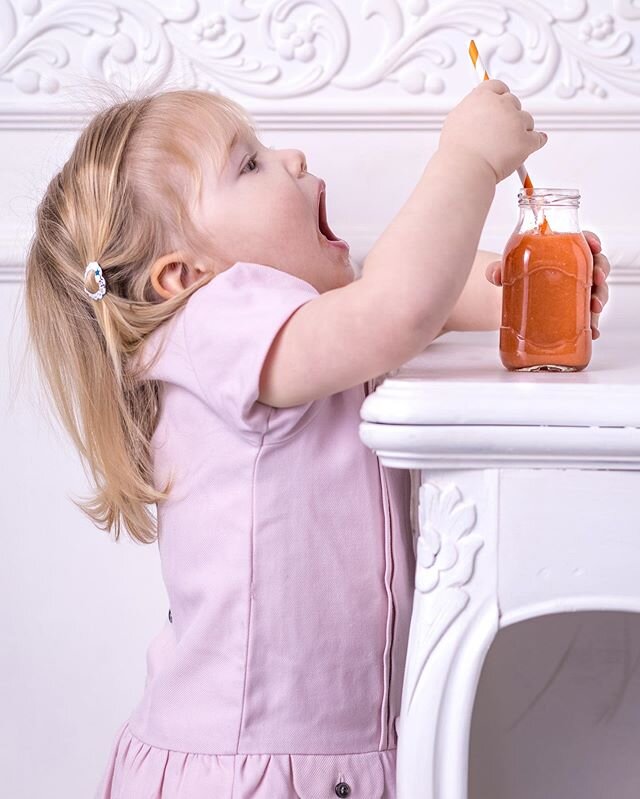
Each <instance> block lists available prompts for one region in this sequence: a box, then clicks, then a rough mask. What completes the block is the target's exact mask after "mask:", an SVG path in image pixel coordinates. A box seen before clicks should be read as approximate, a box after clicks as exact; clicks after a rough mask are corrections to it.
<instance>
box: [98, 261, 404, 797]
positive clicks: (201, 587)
mask: <svg viewBox="0 0 640 799" xmlns="http://www.w3.org/2000/svg"><path fill="white" fill-rule="evenodd" d="M317 296H318V292H317V290H316V289H315V288H314V287H313V286H312V285H310V284H309V283H307V282H306V281H304V280H302V279H300V278H298V277H295V276H293V275H290V274H288V273H287V272H283V271H281V270H278V269H275V268H274V267H271V266H265V265H262V264H256V263H247V262H238V263H236V264H234V265H233V266H232V267H231V268H230V269H228V270H227V271H225V272H223V273H221V274H220V275H218V276H217V277H216V278H214V279H213V280H212V281H211V282H210V283H208V284H207V285H206V286H203V287H202V288H201V289H199V290H198V291H197V292H196V293H195V294H194V295H193V296H192V297H191V298H190V299H189V301H188V302H187V304H186V305H185V306H184V307H183V308H182V309H181V310H180V311H179V312H178V313H177V314H176V315H175V316H174V317H173V318H172V319H171V320H169V321H168V322H167V323H165V324H164V325H162V326H161V327H160V328H158V329H157V330H156V331H154V333H153V334H152V335H151V336H150V337H149V341H148V344H147V345H146V348H145V353H144V357H145V362H146V363H148V360H146V359H147V353H148V354H149V355H151V354H152V352H155V351H156V349H157V347H158V346H159V345H162V347H161V349H162V353H161V355H160V357H159V360H158V361H157V363H156V365H155V366H154V367H153V368H152V369H151V370H150V371H149V373H148V374H149V376H150V377H153V378H154V379H156V380H160V381H162V382H161V384H160V385H161V391H162V394H161V404H160V407H161V411H160V416H159V421H158V426H157V429H156V431H155V433H154V436H153V440H152V453H153V460H154V464H153V465H154V482H155V484H156V485H157V486H158V487H160V486H161V485H162V484H163V483H164V480H165V478H166V477H167V475H168V474H169V473H170V472H171V471H172V470H173V472H174V474H175V484H174V487H173V493H172V495H171V498H170V499H169V500H168V501H167V502H165V503H161V504H160V506H159V508H158V530H159V535H158V546H159V552H160V558H161V564H162V575H163V579H164V583H165V586H166V590H167V595H168V600H169V607H170V613H169V614H168V618H167V620H166V622H165V624H164V627H163V629H162V630H161V632H160V633H159V634H158V635H157V636H156V637H155V638H154V639H153V640H152V641H151V643H150V645H149V648H148V654H147V678H146V683H145V686H144V691H143V695H142V697H141V700H140V702H139V704H138V705H137V706H136V707H135V709H134V710H133V712H132V714H131V715H130V717H129V718H128V719H127V721H126V722H125V723H124V724H123V725H122V726H121V727H120V728H119V729H118V731H117V734H116V738H115V742H114V744H113V747H112V751H111V754H110V757H109V761H108V764H107V768H106V770H105V773H104V775H103V778H102V781H101V785H100V787H99V788H98V791H97V793H96V795H95V796H96V799H161V798H162V799H289V798H290V797H291V799H296V797H299V799H335V797H336V796H338V797H350V799H393V797H395V755H396V743H397V735H396V725H395V722H396V718H397V716H398V715H399V712H400V700H401V690H402V681H403V674H404V663H405V654H406V648H407V640H408V631H409V620H410V613H411V604H412V600H413V574H414V563H415V560H414V548H413V541H412V535H411V522H410V518H409V515H410V491H411V481H410V473H409V472H408V471H405V470H396V469H389V470H387V469H386V468H385V467H382V466H381V465H380V463H379V461H378V458H377V457H376V455H375V454H374V453H372V452H371V451H370V450H369V449H368V448H367V447H366V446H365V445H364V444H363V443H362V442H361V440H360V438H359V436H358V426H359V423H360V413H359V412H360V407H361V405H362V403H363V401H364V398H365V396H366V393H367V389H368V388H370V387H371V385H367V384H358V385H356V386H355V387H353V388H351V389H348V390H346V391H342V392H340V393H338V394H334V395H332V396H330V397H326V398H323V399H321V400H315V401H312V402H309V403H306V404H304V405H299V406H296V407H293V408H273V407H271V406H269V405H265V404H263V403H261V402H259V401H258V400H257V397H258V380H259V375H260V370H261V367H262V363H263V361H264V358H265V356H266V354H267V352H268V350H269V347H270V345H271V343H272V341H273V339H274V338H275V336H276V333H277V332H278V330H279V329H280V327H281V326H282V325H283V324H284V322H285V321H286V320H287V319H288V318H289V317H290V316H291V314H292V313H293V312H294V311H295V310H296V309H297V308H299V307H300V306H301V305H303V304H304V303H305V302H308V301H310V300H313V299H314V298H315V297H317ZM373 382H374V381H369V383H371V384H373ZM169 615H170V618H169Z"/></svg>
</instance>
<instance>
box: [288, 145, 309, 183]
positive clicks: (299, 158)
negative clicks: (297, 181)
mask: <svg viewBox="0 0 640 799" xmlns="http://www.w3.org/2000/svg"><path fill="white" fill-rule="evenodd" d="M286 159H287V164H288V166H289V168H290V170H291V173H292V174H293V175H295V176H296V177H297V176H298V175H303V174H304V173H305V172H306V171H307V157H306V155H305V154H304V153H303V152H302V150H295V149H290V150H287V151H286Z"/></svg>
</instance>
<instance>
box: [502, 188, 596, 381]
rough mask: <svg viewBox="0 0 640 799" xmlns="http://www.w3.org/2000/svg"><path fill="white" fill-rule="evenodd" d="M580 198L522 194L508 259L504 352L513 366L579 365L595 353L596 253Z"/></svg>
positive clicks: (563, 193)
mask: <svg viewBox="0 0 640 799" xmlns="http://www.w3.org/2000/svg"><path fill="white" fill-rule="evenodd" d="M579 197H580V195H579V193H578V192H577V191H575V190H571V189H533V190H526V189H523V190H522V191H521V192H520V194H519V195H518V200H519V207H520V218H519V220H518V224H517V225H516V229H515V230H514V232H513V234H512V236H511V238H510V239H509V241H508V242H507V246H506V247H505V251H504V254H503V259H502V285H503V294H502V325H501V328H500V358H501V360H502V363H503V365H504V366H505V367H506V368H507V369H509V370H517V371H529V372H532V371H539V370H543V369H544V370H549V371H558V372H574V371H579V370H581V369H584V368H585V367H586V366H587V365H588V363H589V361H590V360H591V339H592V335H591V308H590V305H591V285H592V281H593V256H592V254H591V250H590V248H589V244H588V243H587V240H586V238H585V237H584V235H583V234H582V231H581V230H580V226H579V223H578V204H579ZM543 220H546V223H547V224H546V225H543Z"/></svg>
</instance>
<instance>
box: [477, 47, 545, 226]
mask: <svg viewBox="0 0 640 799" xmlns="http://www.w3.org/2000/svg"><path fill="white" fill-rule="evenodd" d="M469 56H470V57H471V63H472V64H473V68H474V69H475V71H476V75H477V76H478V79H479V80H481V81H483V80H489V73H488V72H487V70H486V69H485V68H484V64H483V63H482V59H481V58H480V53H479V52H478V48H477V47H476V43H475V42H474V40H473V39H471V42H470V43H469ZM518 175H520V179H521V180H522V185H523V186H524V188H525V189H526V190H527V193H529V190H533V183H532V182H531V178H530V177H529V173H528V172H527V170H526V169H525V167H524V164H522V165H521V166H519V167H518ZM533 213H534V215H535V218H536V227H537V228H538V229H539V231H540V233H551V232H552V231H551V227H550V225H549V223H548V222H547V219H546V217H545V215H544V211H538V209H537V208H535V207H534V210H533ZM541 219H542V221H540V220H541Z"/></svg>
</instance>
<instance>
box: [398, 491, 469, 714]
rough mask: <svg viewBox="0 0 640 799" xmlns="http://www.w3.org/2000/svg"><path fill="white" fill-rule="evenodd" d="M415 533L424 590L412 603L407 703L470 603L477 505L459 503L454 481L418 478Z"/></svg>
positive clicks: (418, 576)
mask: <svg viewBox="0 0 640 799" xmlns="http://www.w3.org/2000/svg"><path fill="white" fill-rule="evenodd" d="M419 498H420V499H419V507H418V518H419V527H420V535H419V537H418V547H417V567H416V582H415V585H416V590H417V591H419V592H420V593H422V594H426V595H427V594H428V595H429V596H428V597H425V598H424V599H423V600H421V602H420V603H419V604H417V605H416V606H415V610H414V619H412V625H415V632H414V635H415V636H417V642H416V644H415V645H414V646H412V647H411V649H412V651H413V652H414V653H415V659H414V662H411V663H409V665H408V676H407V685H408V686H409V702H408V706H407V707H408V708H410V707H411V705H412V703H413V700H414V697H415V693H416V689H417V687H418V685H419V684H420V680H421V677H422V674H423V672H424V670H425V668H426V666H427V663H428V661H429V658H430V656H431V653H432V652H433V650H434V648H435V647H436V645H437V644H438V642H439V641H440V639H441V638H442V637H443V635H444V634H445V633H446V631H447V630H448V629H449V627H450V626H451V624H452V623H453V622H454V621H455V619H456V618H457V617H458V616H459V615H460V614H461V613H462V611H463V610H464V608H465V607H466V606H467V604H468V603H469V594H468V592H467V591H466V590H465V589H464V587H463V586H465V585H467V583H468V582H469V581H470V580H471V577H472V575H473V570H474V564H475V560H476V556H477V554H478V551H479V550H480V548H481V547H482V546H483V544H484V542H483V540H482V538H481V537H480V536H479V535H477V534H474V533H473V532H472V530H473V528H474V527H475V525H476V521H477V515H476V507H475V505H474V504H473V503H471V502H463V501H462V495H461V493H460V489H459V488H458V487H457V486H456V485H455V484H453V483H451V484H449V485H448V486H446V487H445V488H442V489H441V488H439V487H438V486H437V485H434V484H433V483H423V484H422V485H421V486H420V492H419Z"/></svg>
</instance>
